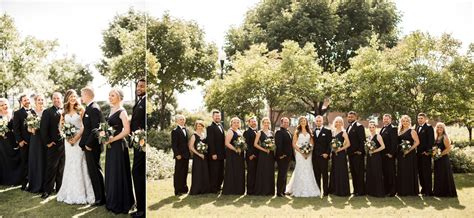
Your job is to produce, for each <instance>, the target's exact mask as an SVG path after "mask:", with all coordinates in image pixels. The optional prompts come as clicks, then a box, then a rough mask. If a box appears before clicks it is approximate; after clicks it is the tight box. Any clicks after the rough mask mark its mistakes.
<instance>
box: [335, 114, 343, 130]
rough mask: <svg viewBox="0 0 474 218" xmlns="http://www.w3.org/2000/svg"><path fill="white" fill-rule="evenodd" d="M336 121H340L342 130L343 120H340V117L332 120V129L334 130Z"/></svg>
mask: <svg viewBox="0 0 474 218" xmlns="http://www.w3.org/2000/svg"><path fill="white" fill-rule="evenodd" d="M337 121H341V123H342V128H343V129H344V119H342V117H341V116H337V117H336V118H334V120H333V121H332V128H334V129H336V122H337Z"/></svg>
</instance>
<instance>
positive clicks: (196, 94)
mask: <svg viewBox="0 0 474 218" xmlns="http://www.w3.org/2000/svg"><path fill="white" fill-rule="evenodd" d="M257 2H259V0H200V1H190V0H172V1H171V0H157V1H156V0H155V1H153V3H151V2H150V3H149V2H147V9H148V11H149V13H150V14H151V15H152V16H155V17H161V16H162V15H163V14H164V13H165V12H168V13H169V14H170V15H171V16H173V17H177V18H181V19H185V20H194V21H196V22H197V23H198V25H200V27H201V28H202V29H204V31H205V32H206V40H207V41H209V42H214V43H215V44H216V45H217V47H218V48H222V46H223V45H224V36H225V33H226V31H227V30H228V29H229V28H230V26H231V25H235V26H238V25H240V24H241V23H242V22H243V20H244V16H245V13H246V11H247V10H248V9H249V8H251V7H252V6H254V5H255V4H256V3H257ZM473 2H474V0H396V1H395V4H396V7H397V9H398V10H399V11H400V12H401V14H402V21H401V22H400V24H399V27H400V28H401V35H402V36H403V35H407V34H409V33H410V32H412V31H415V30H421V31H425V32H429V33H430V34H432V35H434V36H440V35H441V34H442V33H444V32H447V33H451V34H453V36H454V37H455V38H457V39H459V40H461V41H462V42H463V46H464V48H467V45H468V44H469V43H471V42H474V28H473V27H474V3H473ZM216 61H217V60H216ZM216 73H217V72H216ZM177 96H178V109H186V110H188V111H196V110H199V109H200V108H203V107H204V103H203V89H202V87H196V88H195V89H193V90H190V91H187V92H185V93H181V94H178V95H177Z"/></svg>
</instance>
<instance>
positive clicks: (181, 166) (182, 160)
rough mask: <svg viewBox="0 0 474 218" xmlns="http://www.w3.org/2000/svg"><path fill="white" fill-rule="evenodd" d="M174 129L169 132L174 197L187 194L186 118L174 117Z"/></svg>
mask: <svg viewBox="0 0 474 218" xmlns="http://www.w3.org/2000/svg"><path fill="white" fill-rule="evenodd" d="M175 119H176V124H177V126H176V128H175V129H173V131H171V147H172V148H173V155H174V159H175V165H174V175H173V184H174V194H175V195H176V196H179V195H182V194H186V193H188V186H187V185H186V179H187V177H188V165H189V156H190V155H189V148H188V132H187V131H186V128H185V126H184V125H185V123H186V118H184V116H183V115H181V114H179V115H176V118H175Z"/></svg>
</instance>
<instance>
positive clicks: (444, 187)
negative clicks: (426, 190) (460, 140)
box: [433, 122, 457, 197]
mask: <svg viewBox="0 0 474 218" xmlns="http://www.w3.org/2000/svg"><path fill="white" fill-rule="evenodd" d="M435 135H436V141H435V146H438V148H439V149H440V150H441V158H440V159H438V160H435V161H434V187H433V194H434V196H437V197H456V196H457V192H456V186H455V185H454V178H453V170H452V168H451V162H450V161H449V156H448V154H449V152H450V151H451V148H452V146H451V141H450V140H449V137H448V134H447V133H446V125H445V124H444V123H441V122H439V123H437V124H436V134H435Z"/></svg>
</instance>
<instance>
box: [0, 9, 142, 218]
mask: <svg viewBox="0 0 474 218" xmlns="http://www.w3.org/2000/svg"><path fill="white" fill-rule="evenodd" d="M143 11H145V2H144V1H111V0H100V1H89V0H86V1H59V0H56V1H53V0H31V1H14V0H6V1H5V0H2V1H0V217H3V216H6V217H18V216H26V217H31V216H34V217H51V216H59V217H72V216H74V217H80V216H87V217H89V216H90V217H111V216H114V217H115V216H117V215H118V216H122V217H130V216H132V217H145V207H146V202H145V199H146V196H145V195H146V186H145V180H146V178H145V170H146V166H145V165H146V152H145V150H146V147H147V146H146V145H147V143H146V118H145V117H146V108H147V105H146V88H147V80H146V64H145V63H146V61H145V57H146V31H145V30H146V15H145V13H143Z"/></svg>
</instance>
